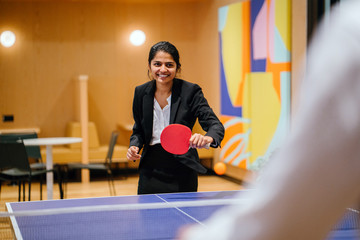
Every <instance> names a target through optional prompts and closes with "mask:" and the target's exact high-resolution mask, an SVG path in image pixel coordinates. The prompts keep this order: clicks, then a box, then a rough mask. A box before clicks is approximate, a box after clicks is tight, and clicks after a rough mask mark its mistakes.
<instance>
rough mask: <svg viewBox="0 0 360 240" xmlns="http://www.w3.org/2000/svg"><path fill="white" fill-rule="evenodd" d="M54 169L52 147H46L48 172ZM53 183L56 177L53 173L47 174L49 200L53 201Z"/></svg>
mask: <svg viewBox="0 0 360 240" xmlns="http://www.w3.org/2000/svg"><path fill="white" fill-rule="evenodd" d="M52 168H53V155H52V145H47V146H46V170H51V169H52ZM53 183H54V175H53V172H52V171H49V172H47V173H46V189H47V199H48V200H52V199H53Z"/></svg>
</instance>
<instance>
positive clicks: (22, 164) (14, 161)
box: [0, 142, 31, 172]
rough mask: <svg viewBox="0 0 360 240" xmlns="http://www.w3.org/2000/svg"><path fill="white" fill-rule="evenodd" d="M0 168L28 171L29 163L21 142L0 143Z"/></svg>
mask: <svg viewBox="0 0 360 240" xmlns="http://www.w3.org/2000/svg"><path fill="white" fill-rule="evenodd" d="M0 168H1V169H8V168H18V169H20V170H24V171H29V172H31V169H30V163H29V160H28V156H27V154H26V149H25V145H24V143H23V142H1V143H0Z"/></svg>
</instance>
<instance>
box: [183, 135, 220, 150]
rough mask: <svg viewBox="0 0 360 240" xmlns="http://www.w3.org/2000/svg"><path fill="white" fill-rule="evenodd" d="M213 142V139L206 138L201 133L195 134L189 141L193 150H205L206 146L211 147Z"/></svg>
mask: <svg viewBox="0 0 360 240" xmlns="http://www.w3.org/2000/svg"><path fill="white" fill-rule="evenodd" d="M213 141H214V139H213V138H212V137H209V136H204V135H201V134H200V133H194V134H193V135H192V136H191V138H190V140H189V142H190V147H191V148H205V147H206V145H208V144H209V145H210V144H211V143H212V142H213Z"/></svg>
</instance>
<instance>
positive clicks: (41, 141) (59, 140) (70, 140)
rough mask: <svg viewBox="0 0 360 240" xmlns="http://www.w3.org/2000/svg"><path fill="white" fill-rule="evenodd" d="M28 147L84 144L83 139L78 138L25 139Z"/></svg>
mask: <svg viewBox="0 0 360 240" xmlns="http://www.w3.org/2000/svg"><path fill="white" fill-rule="evenodd" d="M23 142H24V145H26V146H41V145H63V144H70V143H79V142H82V138H77V137H52V138H29V139H23Z"/></svg>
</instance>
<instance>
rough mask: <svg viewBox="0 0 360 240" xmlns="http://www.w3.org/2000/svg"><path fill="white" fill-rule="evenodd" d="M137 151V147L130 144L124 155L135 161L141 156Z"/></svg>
mask: <svg viewBox="0 0 360 240" xmlns="http://www.w3.org/2000/svg"><path fill="white" fill-rule="evenodd" d="M138 152H139V148H138V147H136V146H131V147H129V149H128V151H127V153H126V157H127V159H128V160H129V161H134V162H135V161H136V160H137V159H140V158H141V155H140V154H139V153H138Z"/></svg>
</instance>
